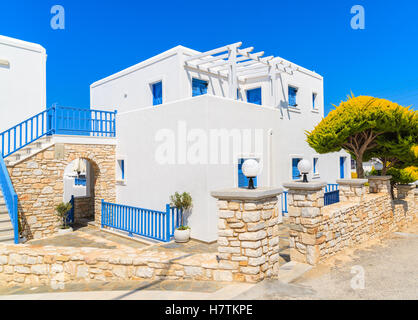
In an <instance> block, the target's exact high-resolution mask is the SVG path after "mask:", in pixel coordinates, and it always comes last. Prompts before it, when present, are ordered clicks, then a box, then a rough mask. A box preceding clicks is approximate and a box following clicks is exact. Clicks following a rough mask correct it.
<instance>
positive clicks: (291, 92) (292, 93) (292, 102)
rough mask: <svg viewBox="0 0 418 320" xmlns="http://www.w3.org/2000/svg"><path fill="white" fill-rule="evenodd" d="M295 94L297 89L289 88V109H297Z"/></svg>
mask: <svg viewBox="0 0 418 320" xmlns="http://www.w3.org/2000/svg"><path fill="white" fill-rule="evenodd" d="M297 92H298V89H296V88H294V87H290V86H289V106H291V107H297V103H296V95H297Z"/></svg>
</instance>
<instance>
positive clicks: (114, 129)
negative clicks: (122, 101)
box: [113, 110, 118, 137]
mask: <svg viewBox="0 0 418 320" xmlns="http://www.w3.org/2000/svg"><path fill="white" fill-rule="evenodd" d="M117 114H118V110H115V115H114V116H113V136H114V137H116V115H117Z"/></svg>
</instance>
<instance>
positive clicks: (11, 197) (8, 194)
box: [0, 157, 19, 244]
mask: <svg viewBox="0 0 418 320" xmlns="http://www.w3.org/2000/svg"><path fill="white" fill-rule="evenodd" d="M0 187H1V191H2V192H3V197H4V201H5V202H6V207H7V211H9V216H10V220H11V221H12V225H13V230H14V242H15V243H16V244H17V243H19V221H18V213H17V212H18V200H17V194H16V192H15V190H14V188H13V184H12V181H11V180H10V176H9V172H8V171H7V168H6V164H5V163H4V160H3V157H0Z"/></svg>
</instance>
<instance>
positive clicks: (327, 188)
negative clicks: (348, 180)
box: [325, 183, 338, 192]
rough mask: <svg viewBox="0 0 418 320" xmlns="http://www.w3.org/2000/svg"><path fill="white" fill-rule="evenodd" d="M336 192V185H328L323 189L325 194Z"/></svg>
mask: <svg viewBox="0 0 418 320" xmlns="http://www.w3.org/2000/svg"><path fill="white" fill-rule="evenodd" d="M336 190H338V183H328V184H327V185H326V187H325V192H331V191H336Z"/></svg>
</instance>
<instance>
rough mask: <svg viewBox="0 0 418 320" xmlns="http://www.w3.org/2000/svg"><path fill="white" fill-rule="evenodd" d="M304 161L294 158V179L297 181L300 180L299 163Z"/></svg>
mask: <svg viewBox="0 0 418 320" xmlns="http://www.w3.org/2000/svg"><path fill="white" fill-rule="evenodd" d="M300 160H302V159H300V158H293V159H292V179H293V180H297V179H299V178H300V172H299V169H298V163H299V161H300Z"/></svg>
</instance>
